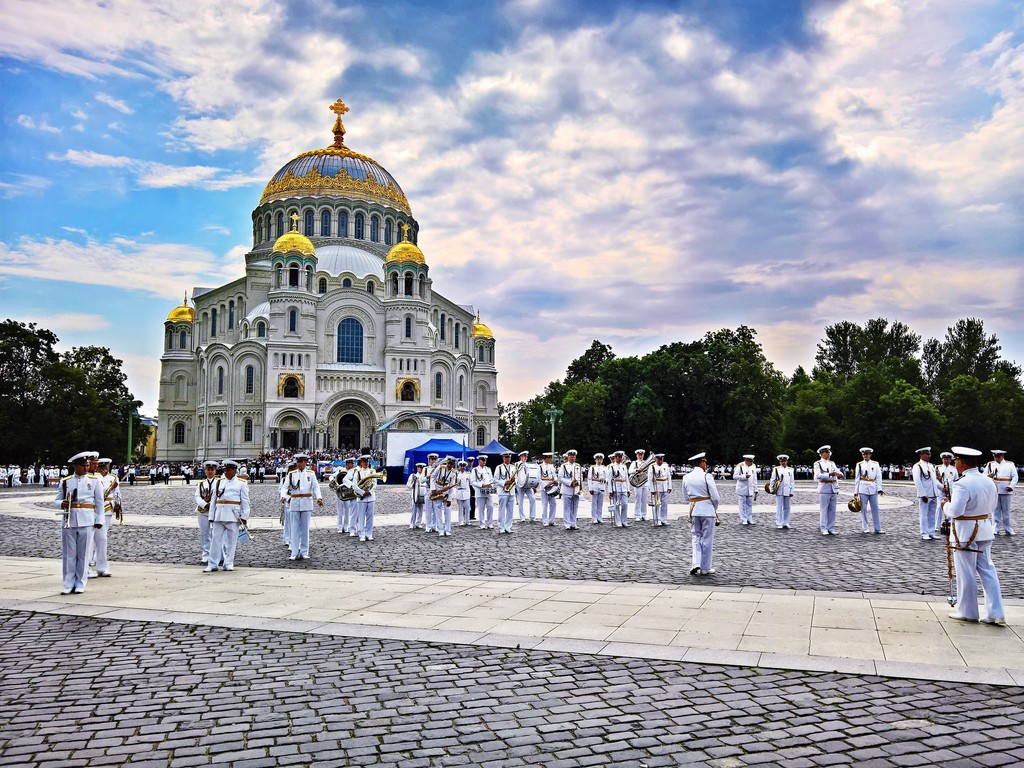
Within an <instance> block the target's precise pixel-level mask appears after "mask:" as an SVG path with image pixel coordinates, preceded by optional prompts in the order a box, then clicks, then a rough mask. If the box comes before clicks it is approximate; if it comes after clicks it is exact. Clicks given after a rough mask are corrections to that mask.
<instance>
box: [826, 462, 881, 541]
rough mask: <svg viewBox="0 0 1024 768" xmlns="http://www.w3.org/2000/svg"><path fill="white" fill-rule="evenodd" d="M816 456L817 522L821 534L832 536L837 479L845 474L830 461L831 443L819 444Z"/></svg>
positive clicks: (834, 527) (837, 489) (837, 487)
mask: <svg viewBox="0 0 1024 768" xmlns="http://www.w3.org/2000/svg"><path fill="white" fill-rule="evenodd" d="M818 457H819V458H818V460H817V461H816V462H814V479H815V480H817V481H818V517H819V524H820V526H821V535H822V536H832V535H834V534H835V532H836V498H837V497H838V495H839V481H840V480H841V479H842V478H843V477H845V475H844V474H843V472H842V470H841V469H839V467H837V466H836V464H835V462H834V461H832V458H831V457H832V446H831V445H823V446H821V448H819V449H818ZM876 466H877V465H876ZM876 507H877V504H876Z"/></svg>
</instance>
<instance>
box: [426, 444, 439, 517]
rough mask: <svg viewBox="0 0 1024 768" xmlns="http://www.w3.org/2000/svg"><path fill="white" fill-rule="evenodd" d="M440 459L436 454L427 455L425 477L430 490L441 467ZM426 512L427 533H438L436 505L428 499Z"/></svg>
mask: <svg viewBox="0 0 1024 768" xmlns="http://www.w3.org/2000/svg"><path fill="white" fill-rule="evenodd" d="M439 458H441V457H440V456H438V455H437V454H436V453H428V454H427V469H426V472H425V473H424V474H425V476H426V478H427V488H428V489H429V488H430V478H431V477H433V476H434V473H435V472H436V471H437V470H438V467H439V466H440V465H439V464H438V463H437V460H438V459H439ZM425 512H426V516H427V519H426V523H425V524H426V532H427V533H431V532H433V531H436V530H437V526H436V525H435V522H434V512H435V509H434V504H433V502H431V501H430V499H429V498H428V499H427V506H426V509H425Z"/></svg>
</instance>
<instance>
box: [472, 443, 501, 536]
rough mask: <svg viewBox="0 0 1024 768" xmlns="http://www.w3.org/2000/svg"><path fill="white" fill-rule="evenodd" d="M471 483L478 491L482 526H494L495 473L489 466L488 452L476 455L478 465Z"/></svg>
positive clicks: (477, 506) (477, 498) (477, 507)
mask: <svg viewBox="0 0 1024 768" xmlns="http://www.w3.org/2000/svg"><path fill="white" fill-rule="evenodd" d="M469 483H470V485H472V486H473V489H474V492H475V493H476V511H477V514H478V515H479V517H480V527H481V528H493V527H494V496H495V487H494V474H493V473H492V472H491V469H490V467H488V466H487V454H485V453H481V454H478V455H477V457H476V466H475V467H473V471H472V473H471V477H470V480H469Z"/></svg>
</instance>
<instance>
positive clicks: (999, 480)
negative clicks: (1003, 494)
mask: <svg viewBox="0 0 1024 768" xmlns="http://www.w3.org/2000/svg"><path fill="white" fill-rule="evenodd" d="M1011 480H1013V478H1012V477H993V478H992V482H994V483H1008V482H1010V481H1011Z"/></svg>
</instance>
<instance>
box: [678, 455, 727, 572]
mask: <svg viewBox="0 0 1024 768" xmlns="http://www.w3.org/2000/svg"><path fill="white" fill-rule="evenodd" d="M687 461H688V462H690V463H693V462H696V466H694V468H693V469H692V470H690V471H689V472H687V473H686V475H684V476H683V502H684V503H687V504H689V505H690V516H689V519H690V537H691V539H692V541H693V565H692V567H691V568H690V575H691V576H696V575H697V574H700V575H701V576H707V575H708V574H712V573H714V572H715V568H714V559H713V552H714V546H715V526H717V525H718V504H719V501H720V497H719V495H718V486H716V485H715V478H714V476H713V475H712V474H711V473H710V472H708V461H707V456H706V454H705V453H698V454H697V455H696V456H691V457H690V458H689V459H687Z"/></svg>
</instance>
